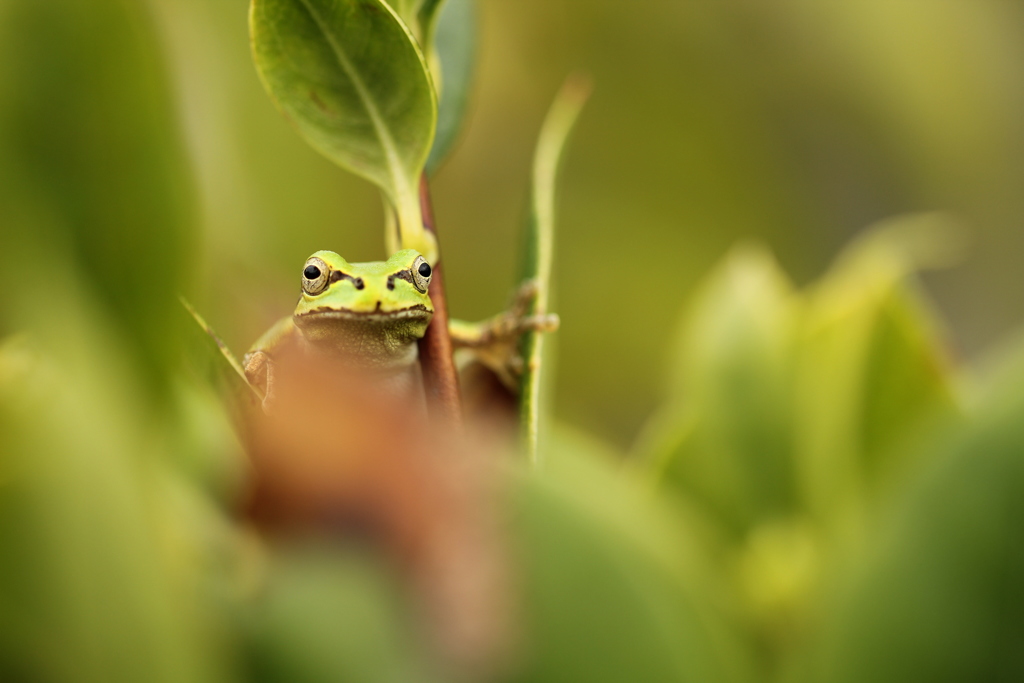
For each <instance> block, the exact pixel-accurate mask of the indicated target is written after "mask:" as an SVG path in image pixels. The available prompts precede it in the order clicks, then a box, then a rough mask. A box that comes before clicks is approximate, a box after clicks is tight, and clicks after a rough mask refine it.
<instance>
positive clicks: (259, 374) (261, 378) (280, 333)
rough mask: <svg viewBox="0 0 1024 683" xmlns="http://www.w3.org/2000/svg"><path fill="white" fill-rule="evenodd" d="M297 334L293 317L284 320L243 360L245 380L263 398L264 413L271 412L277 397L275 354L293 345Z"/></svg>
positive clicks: (258, 340) (267, 333) (269, 331)
mask: <svg viewBox="0 0 1024 683" xmlns="http://www.w3.org/2000/svg"><path fill="white" fill-rule="evenodd" d="M296 334H297V332H296V330H295V324H294V322H293V321H292V318H291V316H289V317H287V318H282V319H281V320H279V321H278V322H277V323H276V324H274V326H273V327H271V328H270V329H269V330H267V332H266V333H265V334H264V335H263V336H262V337H260V338H259V339H257V340H256V343H255V344H253V345H252V348H250V349H249V351H248V352H246V354H245V356H244V357H243V359H242V363H243V369H244V370H245V378H246V379H247V380H248V381H249V384H250V385H252V387H253V388H254V389H256V391H257V392H259V394H260V396H262V397H263V410H264V412H267V411H269V410H270V408H271V406H272V405H273V403H274V397H275V396H276V392H275V388H276V387H275V378H274V352H275V351H277V350H282V349H284V348H285V347H286V346H287V345H288V344H291V343H292V342H293V341H294V337H295V335H296Z"/></svg>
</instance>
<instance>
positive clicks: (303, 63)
mask: <svg viewBox="0 0 1024 683" xmlns="http://www.w3.org/2000/svg"><path fill="white" fill-rule="evenodd" d="M250 30H251V33H252V46H253V56H254V59H255V61H256V67H257V69H258V71H259V73H260V77H261V79H262V80H263V84H264V86H266V89H267V91H268V92H269V93H270V95H271V96H272V97H273V98H274V100H275V101H276V102H277V104H278V106H279V107H280V108H281V110H282V111H283V112H284V113H285V114H286V115H287V116H288V118H289V119H290V120H291V121H292V123H293V124H294V125H295V127H296V128H297V129H298V131H299V133H300V134H301V135H302V136H303V137H304V138H305V139H306V141H307V142H308V143H309V144H310V145H312V146H313V148H314V149H316V150H318V151H319V152H321V153H322V154H324V155H325V156H326V157H328V158H329V159H331V160H332V161H334V162H335V163H337V164H339V165H340V166H342V167H344V168H347V169H348V170H350V171H352V172H353V173H357V174H359V175H361V176H363V177H364V178H367V179H368V180H370V181H372V182H374V183H376V184H377V185H378V186H379V187H380V188H381V190H382V191H383V192H384V194H385V196H386V197H387V198H388V200H389V201H390V203H391V205H392V207H394V210H395V215H396V218H397V226H398V232H399V235H400V239H396V235H395V234H393V232H391V231H389V234H388V239H389V249H392V250H397V249H398V248H399V244H400V245H401V247H405V248H411V249H416V250H418V251H420V252H421V253H422V254H423V255H424V256H425V257H426V258H427V259H428V260H430V261H432V262H433V261H436V257H437V248H436V244H435V240H434V237H433V235H431V234H430V233H428V232H427V231H426V230H424V228H423V221H422V217H421V214H420V204H419V182H420V175H421V173H422V172H423V167H424V164H425V163H426V160H427V155H428V154H429V152H430V147H431V144H432V142H433V138H434V128H435V125H436V122H437V103H436V101H435V97H434V91H433V87H432V85H431V81H430V76H429V74H428V72H427V67H426V64H425V62H424V59H423V55H422V54H421V52H420V50H419V48H418V47H417V45H416V41H415V40H414V39H413V37H412V35H411V34H410V33H409V30H408V29H407V28H406V27H405V25H404V24H403V23H402V22H401V20H400V19H399V18H398V16H397V15H396V14H395V13H394V11H392V9H391V8H390V7H389V6H388V5H387V4H386V3H384V2H382V1H381V0H253V3H252V7H251V11H250Z"/></svg>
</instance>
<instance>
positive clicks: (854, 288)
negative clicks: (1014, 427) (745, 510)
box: [796, 215, 959, 515]
mask: <svg viewBox="0 0 1024 683" xmlns="http://www.w3.org/2000/svg"><path fill="white" fill-rule="evenodd" d="M953 237H955V233H954V236H953ZM953 237H951V235H950V232H949V230H948V226H947V225H946V224H945V223H944V222H943V220H942V219H941V217H937V216H927V215H926V216H911V217H907V218H903V219H898V220H895V221H891V222H888V223H886V224H882V225H880V226H879V227H877V228H875V229H874V230H871V231H869V232H867V233H866V234H865V235H864V236H863V237H861V238H860V239H859V240H858V241H857V242H855V243H854V244H853V245H851V246H850V247H849V248H848V249H847V250H846V251H845V252H844V253H843V254H842V255H841V257H840V258H839V260H838V261H837V263H836V265H835V266H834V267H833V268H832V270H831V271H830V272H829V274H828V275H827V276H826V277H825V278H823V280H822V281H821V282H820V283H818V284H817V285H816V286H815V287H814V288H813V289H811V290H810V291H809V293H808V301H807V314H806V317H805V319H804V321H803V330H802V339H801V343H800V345H799V347H798V350H797V353H798V354H799V358H800V367H799V376H798V378H797V391H798V399H797V404H796V411H797V415H798V416H799V422H798V424H797V429H798V430H799V431H798V436H797V438H798V444H799V456H798V457H799V458H800V464H799V470H800V472H801V486H802V489H803V490H802V495H803V497H804V500H805V505H806V506H807V508H808V509H809V510H810V511H812V512H813V513H815V514H825V515H831V514H834V513H835V512H836V511H837V510H839V509H841V508H844V507H845V506H848V505H851V504H852V505H855V506H856V505H859V504H861V502H863V501H864V500H865V499H864V497H865V496H867V497H872V496H874V495H875V494H877V493H878V492H879V491H880V487H884V486H885V485H886V483H887V482H889V481H890V480H891V479H892V477H894V476H898V475H899V474H901V473H902V472H903V471H904V470H905V468H906V467H907V466H909V465H910V463H909V462H908V461H909V459H911V458H912V457H913V456H914V455H915V454H918V453H920V452H922V451H921V449H919V448H916V445H917V444H916V443H915V440H916V438H917V437H919V436H922V435H926V434H927V433H928V431H929V428H931V427H933V426H934V424H935V422H936V421H938V420H948V419H955V417H956V415H957V413H958V411H959V408H958V403H959V399H958V397H957V395H956V393H955V391H954V374H953V371H954V368H953V365H952V362H951V359H950V355H949V352H948V351H947V347H946V342H945V339H944V337H943V335H942V334H941V330H940V327H939V324H938V322H937V319H936V317H935V315H934V314H933V312H932V310H931V308H930V307H929V305H928V304H927V302H926V300H925V299H924V297H923V295H922V294H921V292H920V291H919V290H918V288H917V286H916V283H915V282H914V280H913V279H912V274H913V273H914V271H916V270H918V269H920V268H923V267H927V266H929V265H933V264H941V263H944V262H946V261H947V260H948V258H949V257H950V253H949V245H951V244H955V243H957V242H958V241H957V240H955V239H954V238H953ZM858 501H860V502H858Z"/></svg>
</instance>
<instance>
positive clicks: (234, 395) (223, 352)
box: [181, 297, 263, 404]
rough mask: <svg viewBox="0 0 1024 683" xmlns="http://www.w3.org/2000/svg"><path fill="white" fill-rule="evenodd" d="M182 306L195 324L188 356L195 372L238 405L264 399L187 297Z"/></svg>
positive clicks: (229, 350) (182, 301)
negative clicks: (249, 400)
mask: <svg viewBox="0 0 1024 683" xmlns="http://www.w3.org/2000/svg"><path fill="white" fill-rule="evenodd" d="M181 305H182V306H183V307H184V308H185V311H186V313H188V315H189V317H191V318H192V321H193V322H194V323H195V325H194V326H193V327H192V328H191V329H192V334H191V335H189V339H190V341H191V344H189V345H188V351H189V353H187V360H188V361H189V362H190V365H191V367H192V369H193V370H194V371H195V372H196V373H197V374H198V375H199V376H200V377H203V378H204V379H205V380H206V381H207V382H208V383H209V385H210V386H211V387H215V388H217V389H218V390H219V391H220V392H221V393H222V394H223V395H224V396H225V398H226V399H228V400H229V401H231V402H233V403H235V404H238V403H239V402H240V401H244V400H245V399H247V398H249V397H255V398H257V399H262V398H263V397H262V396H260V395H259V392H258V391H257V390H256V388H255V387H253V386H252V385H251V384H249V380H247V379H246V377H245V370H244V369H243V368H242V364H241V363H240V362H239V360H238V358H236V357H235V354H234V353H232V352H231V349H229V348H228V346H227V344H225V343H224V341H223V340H222V339H221V338H220V337H219V336H218V335H217V333H216V332H214V330H213V328H212V327H210V325H209V324H208V323H207V322H206V320H205V319H204V318H203V317H202V316H201V315H199V312H198V311H196V309H194V308H193V307H192V304H190V303H189V302H188V301H187V300H186V299H185V298H184V297H182V298H181ZM196 332H200V333H201V334H196Z"/></svg>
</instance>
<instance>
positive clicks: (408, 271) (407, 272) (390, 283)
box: [388, 268, 416, 289]
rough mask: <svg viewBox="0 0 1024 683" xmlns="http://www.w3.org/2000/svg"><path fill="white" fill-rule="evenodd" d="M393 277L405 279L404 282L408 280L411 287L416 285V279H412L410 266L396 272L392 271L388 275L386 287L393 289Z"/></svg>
mask: <svg viewBox="0 0 1024 683" xmlns="http://www.w3.org/2000/svg"><path fill="white" fill-rule="evenodd" d="M395 278H398V279H399V280H405V281H406V282H408V283H409V284H410V285H412V286H413V287H415V286H416V281H415V280H413V278H412V269H411V268H406V269H405V270H400V271H398V272H397V273H393V274H391V275H388V289H394V288H395Z"/></svg>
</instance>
